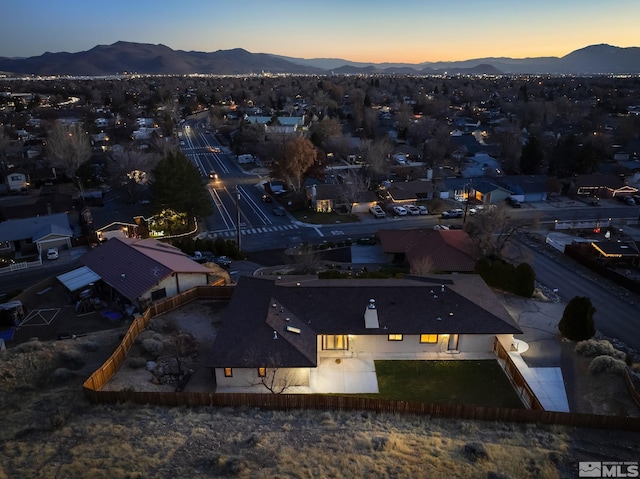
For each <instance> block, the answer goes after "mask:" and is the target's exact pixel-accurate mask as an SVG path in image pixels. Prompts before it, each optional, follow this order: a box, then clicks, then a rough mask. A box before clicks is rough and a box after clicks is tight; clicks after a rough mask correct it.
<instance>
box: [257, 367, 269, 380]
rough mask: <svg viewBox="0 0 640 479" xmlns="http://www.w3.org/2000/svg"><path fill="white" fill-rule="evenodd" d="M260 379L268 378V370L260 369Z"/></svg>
mask: <svg viewBox="0 0 640 479" xmlns="http://www.w3.org/2000/svg"><path fill="white" fill-rule="evenodd" d="M258 377H259V378H264V377H267V368H258Z"/></svg>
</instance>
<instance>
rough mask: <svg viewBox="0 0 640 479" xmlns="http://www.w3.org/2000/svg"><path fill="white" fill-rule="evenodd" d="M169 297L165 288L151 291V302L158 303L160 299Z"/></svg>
mask: <svg viewBox="0 0 640 479" xmlns="http://www.w3.org/2000/svg"><path fill="white" fill-rule="evenodd" d="M166 297H167V290H166V289H165V288H162V289H158V290H156V291H151V301H158V300H159V299H162V298H166Z"/></svg>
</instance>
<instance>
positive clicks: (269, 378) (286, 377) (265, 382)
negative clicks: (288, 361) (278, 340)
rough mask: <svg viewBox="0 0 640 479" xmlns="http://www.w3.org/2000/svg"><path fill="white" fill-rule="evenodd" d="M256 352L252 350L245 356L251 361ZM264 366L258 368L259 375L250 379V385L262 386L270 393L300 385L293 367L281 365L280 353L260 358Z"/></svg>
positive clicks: (284, 390)
mask: <svg viewBox="0 0 640 479" xmlns="http://www.w3.org/2000/svg"><path fill="white" fill-rule="evenodd" d="M256 356H257V354H255V352H254V351H248V352H247V358H248V359H249V360H251V362H257V361H255V358H256ZM260 362H263V364H264V365H265V366H264V367H261V368H258V370H259V371H260V373H261V374H260V375H259V376H258V377H257V378H255V380H253V381H251V382H250V383H249V384H250V385H251V386H260V385H262V386H264V388H265V389H266V390H267V391H269V392H270V393H272V394H284V393H285V392H286V391H287V390H289V389H291V388H293V387H296V386H301V385H302V384H301V383H300V378H299V375H298V374H297V373H296V371H295V370H294V369H291V368H286V367H284V366H283V360H282V358H281V357H280V355H279V354H278V353H277V352H275V353H273V354H271V355H269V356H268V357H266V358H261V359H260Z"/></svg>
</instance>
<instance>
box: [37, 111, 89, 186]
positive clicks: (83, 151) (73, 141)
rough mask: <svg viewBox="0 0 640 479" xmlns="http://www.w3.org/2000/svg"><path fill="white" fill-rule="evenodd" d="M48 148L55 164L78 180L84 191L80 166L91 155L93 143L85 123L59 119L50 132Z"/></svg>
mask: <svg viewBox="0 0 640 479" xmlns="http://www.w3.org/2000/svg"><path fill="white" fill-rule="evenodd" d="M47 150H48V152H49V155H50V156H51V163H52V164H53V166H57V167H60V168H62V169H64V171H65V172H66V174H67V175H68V176H69V177H71V178H72V179H74V180H77V184H78V188H79V189H80V192H81V193H82V181H81V179H80V178H78V176H77V174H78V168H80V165H82V164H83V163H84V162H85V161H87V160H88V159H89V158H90V157H91V143H90V142H89V135H88V133H87V132H86V131H85V129H84V126H83V124H82V123H64V122H61V121H57V122H56V123H55V124H54V126H53V129H52V130H50V131H49V133H48V136H47Z"/></svg>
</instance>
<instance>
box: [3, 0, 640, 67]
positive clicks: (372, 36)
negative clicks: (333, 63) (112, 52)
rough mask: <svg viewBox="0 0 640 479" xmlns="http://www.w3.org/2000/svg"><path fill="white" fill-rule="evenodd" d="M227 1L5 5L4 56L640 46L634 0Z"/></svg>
mask: <svg viewBox="0 0 640 479" xmlns="http://www.w3.org/2000/svg"><path fill="white" fill-rule="evenodd" d="M229 3H231V2H229ZM229 3H219V2H215V1H214V2H210V1H204V0H185V1H183V2H181V3H180V4H179V5H173V4H160V5H158V2H153V1H152V0H139V1H137V2H125V1H124V0H113V1H112V2H110V4H109V5H105V6H104V7H96V5H89V4H86V3H83V2H82V1H80V0H67V1H65V2H63V3H61V4H59V3H57V2H50V1H48V0H33V1H32V2H29V3H28V4H25V3H24V2H12V3H11V4H9V5H6V6H5V7H4V9H3V10H4V12H3V13H4V15H3V18H4V22H2V23H0V25H2V28H1V29H0V57H9V58H28V57H35V56H40V55H42V54H44V53H46V52H52V53H62V52H68V53H77V52H81V51H87V50H90V49H91V48H93V47H95V46H97V45H111V44H113V43H116V42H117V41H126V42H132V43H146V44H156V45H157V44H163V45H166V46H168V47H169V48H171V49H173V50H184V51H201V52H214V51H217V50H231V49H234V48H242V49H244V50H247V51H249V52H251V53H268V54H271V55H278V56H285V57H292V58H301V59H307V60H309V59H344V60H347V61H350V62H358V63H376V64H379V63H411V64H419V63H425V62H429V63H434V62H450V61H465V60H471V59H478V58H500V57H506V58H514V59H525V58H533V57H562V56H565V55H567V54H569V53H571V52H572V51H575V50H578V49H581V48H585V47H587V46H591V45H599V44H608V45H612V46H617V47H620V48H627V47H634V46H637V44H638V43H640V42H639V41H638V40H639V39H638V36H637V34H635V33H634V32H635V28H636V26H635V19H636V18H639V17H640V2H637V1H636V0H613V1H612V2H608V3H606V4H603V3H602V2H595V1H593V0H582V1H581V0H567V1H565V2H554V1H551V0H540V1H539V2H536V3H535V4H534V5H530V4H528V3H527V4H525V2H522V5H517V6H516V7H514V6H513V2H511V3H510V4H507V3H506V2H505V1H504V0H486V1H484V2H483V3H482V5H478V2H473V1H472V0H460V1H459V2H457V3H455V4H447V5H433V6H430V5H429V4H428V3H429V2H423V1H420V0H399V1H398V2H395V3H393V4H392V3H389V2H386V1H383V0H369V1H366V0H351V1H348V2H343V1H340V0H326V1H325V2H323V3H322V5H317V4H304V5H297V4H296V2H294V1H293V0H281V1H279V2H271V3H269V4H265V3H264V2H261V1H260V0H245V1H244V2H242V3H241V4H239V3H238V2H235V3H233V4H229ZM560 3H561V4H560ZM256 19H258V20H256Z"/></svg>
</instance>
